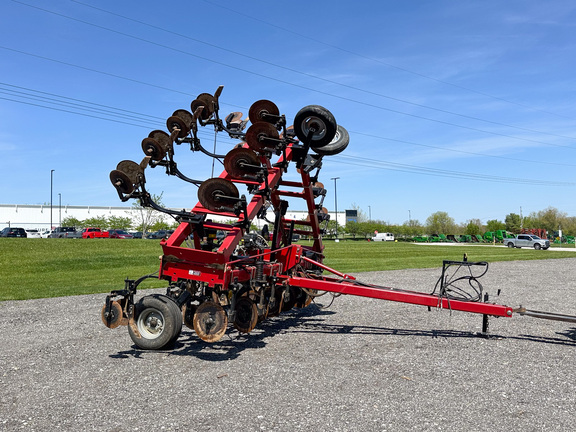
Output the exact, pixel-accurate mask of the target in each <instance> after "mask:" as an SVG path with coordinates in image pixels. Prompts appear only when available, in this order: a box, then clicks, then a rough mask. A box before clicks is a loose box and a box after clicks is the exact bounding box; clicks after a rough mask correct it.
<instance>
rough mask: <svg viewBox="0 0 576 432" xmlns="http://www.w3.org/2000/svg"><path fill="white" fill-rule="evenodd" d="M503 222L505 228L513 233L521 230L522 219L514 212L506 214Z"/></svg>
mask: <svg viewBox="0 0 576 432" xmlns="http://www.w3.org/2000/svg"><path fill="white" fill-rule="evenodd" d="M504 222H505V223H506V229H507V230H508V231H510V232H513V233H514V234H518V233H519V232H520V231H521V230H522V219H521V218H520V215H517V214H516V213H510V214H507V215H506V219H504Z"/></svg>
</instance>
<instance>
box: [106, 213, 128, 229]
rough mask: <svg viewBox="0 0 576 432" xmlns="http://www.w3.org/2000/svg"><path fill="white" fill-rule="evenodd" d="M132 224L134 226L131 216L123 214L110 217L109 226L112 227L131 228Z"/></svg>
mask: <svg viewBox="0 0 576 432" xmlns="http://www.w3.org/2000/svg"><path fill="white" fill-rule="evenodd" d="M131 226H132V219H130V218H129V217H122V216H110V217H108V227H109V228H110V229H122V230H129V229H130V227H131Z"/></svg>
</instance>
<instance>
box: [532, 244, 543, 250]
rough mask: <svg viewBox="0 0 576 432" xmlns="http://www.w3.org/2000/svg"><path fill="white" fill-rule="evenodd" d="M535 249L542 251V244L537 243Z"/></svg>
mask: <svg viewBox="0 0 576 432" xmlns="http://www.w3.org/2000/svg"><path fill="white" fill-rule="evenodd" d="M534 249H536V250H540V249H542V246H540V243H535V244H534Z"/></svg>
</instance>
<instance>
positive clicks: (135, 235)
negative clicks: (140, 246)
mask: <svg viewBox="0 0 576 432" xmlns="http://www.w3.org/2000/svg"><path fill="white" fill-rule="evenodd" d="M130 234H132V238H135V239H141V238H142V232H140V231H136V232H132V233H130Z"/></svg>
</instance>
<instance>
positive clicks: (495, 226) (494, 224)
mask: <svg viewBox="0 0 576 432" xmlns="http://www.w3.org/2000/svg"><path fill="white" fill-rule="evenodd" d="M505 229H506V224H505V223H504V222H501V221H499V220H496V219H492V220H489V221H488V222H486V231H498V230H505Z"/></svg>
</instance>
